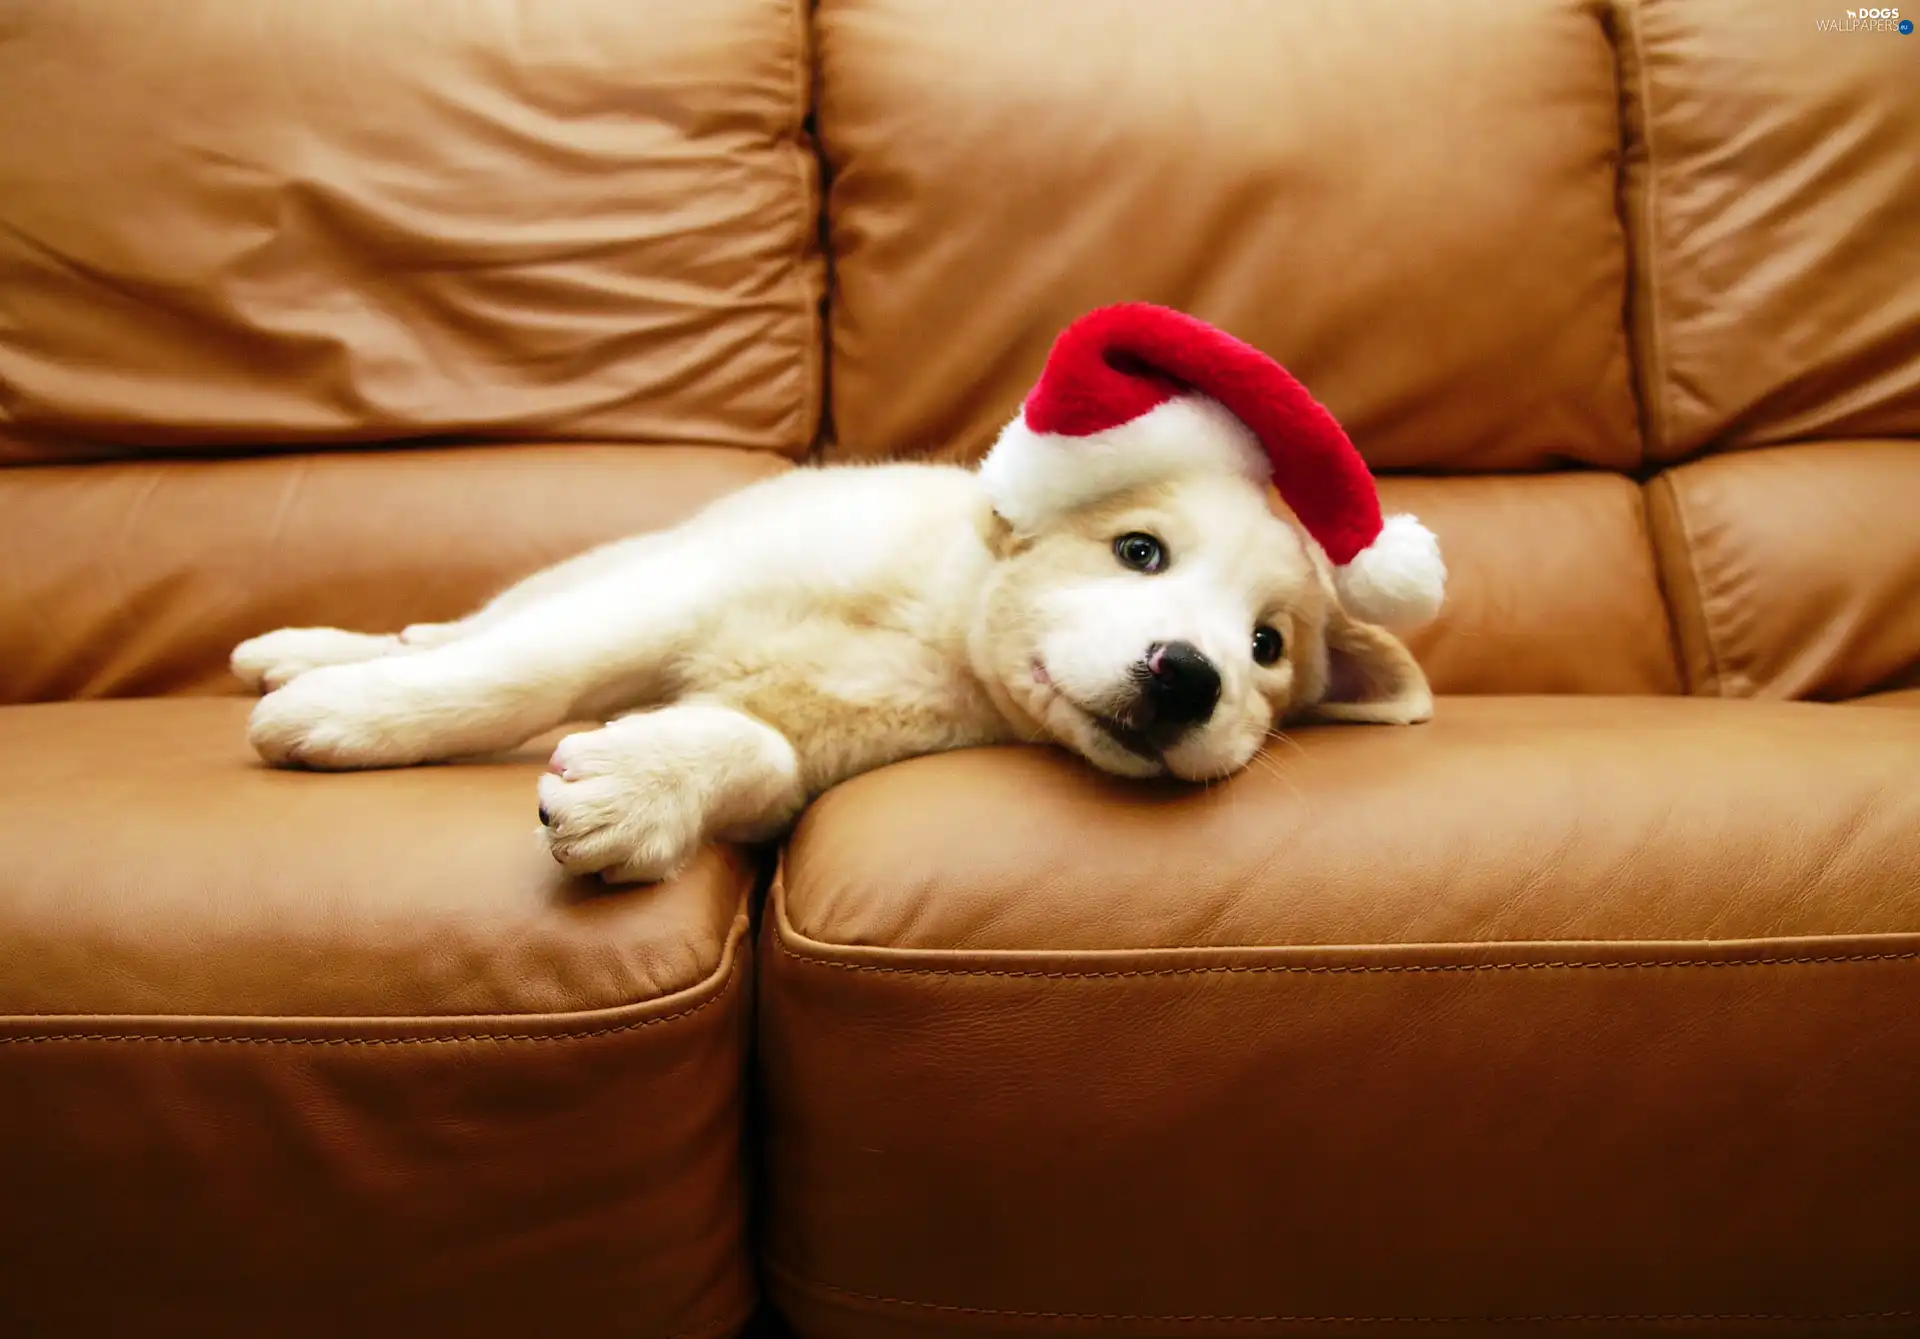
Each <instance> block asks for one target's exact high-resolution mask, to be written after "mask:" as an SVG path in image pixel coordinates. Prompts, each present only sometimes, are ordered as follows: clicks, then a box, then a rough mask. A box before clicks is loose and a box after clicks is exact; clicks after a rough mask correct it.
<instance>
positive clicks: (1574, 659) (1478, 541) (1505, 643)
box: [1381, 471, 1680, 693]
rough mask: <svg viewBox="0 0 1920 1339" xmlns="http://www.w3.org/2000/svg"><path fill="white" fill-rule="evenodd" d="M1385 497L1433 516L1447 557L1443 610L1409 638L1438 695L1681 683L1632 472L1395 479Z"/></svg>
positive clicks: (1658, 689)
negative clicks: (1625, 475)
mask: <svg viewBox="0 0 1920 1339" xmlns="http://www.w3.org/2000/svg"><path fill="white" fill-rule="evenodd" d="M1381 497H1382V500H1383V502H1384V503H1385V505H1386V506H1387V507H1388V508H1389V509H1391V510H1395V511H1411V512H1413V513H1414V514H1415V515H1417V516H1418V517H1420V519H1421V520H1422V521H1423V522H1425V523H1426V524H1427V525H1428V526H1430V527H1431V528H1432V529H1433V531H1434V533H1435V534H1437V535H1438V536H1439V537H1440V543H1441V548H1442V552H1443V553H1444V554H1445V555H1446V560H1447V569H1448V572H1449V577H1448V586H1447V602H1446V604H1445V606H1444V607H1443V608H1442V609H1441V612H1440V618H1439V620H1438V621H1437V622H1435V623H1434V624H1432V625H1431V626H1429V627H1426V628H1422V629H1419V630H1418V631H1416V632H1414V633H1411V634H1409V636H1408V637H1407V641H1408V644H1409V645H1411V646H1412V647H1413V649H1414V652H1415V654H1416V655H1418V656H1419V657H1420V663H1421V664H1422V665H1423V666H1425V668H1426V671H1427V676H1428V678H1430V679H1431V680H1432V682H1433V686H1434V688H1435V689H1436V690H1437V691H1439V692H1442V693H1673V692H1678V691H1679V688H1680V672H1679V669H1678V666H1677V664H1676V661H1675V656H1674V643H1673V633H1672V629H1671V628H1670V627H1669V626H1668V617H1667V609H1666V604H1665V602H1664V600H1663V599H1662V597H1661V590H1660V579H1659V576H1658V574H1657V572H1656V569H1655V565H1654V557H1653V550H1652V547H1651V545H1650V544H1649V541H1648V536H1647V517H1646V506H1645V503H1644V501H1643V499H1642V495H1641V490H1640V489H1639V488H1637V487H1636V486H1635V485H1634V484H1633V483H1632V482H1631V481H1630V480H1627V479H1624V478H1622V477H1621V476H1619V475H1617V474H1611V473H1602V472H1599V471H1577V472H1567V473H1560V474H1534V475H1507V476H1503V477H1497V478H1484V477H1467V478H1460V477H1453V478H1420V479H1415V478H1407V477H1404V476H1396V477H1392V478H1388V479H1386V480H1385V481H1384V482H1383V484H1382V486H1381ZM1520 554H1524V555H1525V558H1524V560H1523V561H1516V560H1515V556H1516V555H1520Z"/></svg>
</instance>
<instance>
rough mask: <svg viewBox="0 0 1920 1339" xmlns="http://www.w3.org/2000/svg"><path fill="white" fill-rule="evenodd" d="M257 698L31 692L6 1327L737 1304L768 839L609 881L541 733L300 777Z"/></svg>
mask: <svg viewBox="0 0 1920 1339" xmlns="http://www.w3.org/2000/svg"><path fill="white" fill-rule="evenodd" d="M247 709H248V704H247V703H246V702H244V701H239V700H221V699H192V698H181V699H170V700H164V701H146V702H97V703H76V704H66V705H57V706H25V707H9V708H4V709H0V1092H4V1093H5V1094H6V1098H5V1100H4V1101H0V1147H5V1148H11V1149H31V1150H33V1155H32V1157H31V1158H19V1159H15V1158H9V1159H5V1160H4V1162H3V1163H0V1204H5V1205H6V1210H5V1212H4V1213H0V1256H3V1257H4V1258H5V1259H6V1260H7V1261H8V1271H7V1272H8V1280H9V1281H8V1286H7V1288H6V1289H5V1296H4V1298H0V1332H5V1333H8V1334H106V1333H136V1332H137V1333H140V1334H143V1335H194V1336H200V1337H202V1339H205V1337H214V1339H221V1337H224V1336H240V1335H247V1336H253V1335H259V1334H274V1335H280V1336H307V1335H339V1334H348V1333H370V1332H372V1331H371V1330H369V1329H368V1328H367V1326H368V1323H369V1321H370V1320H371V1319H373V1318H377V1320H378V1322H379V1330H380V1332H381V1333H400V1332H403V1331H408V1332H414V1333H423V1334H424V1333H432V1334H447V1335H455V1334H458V1335H491V1334H528V1333H534V1332H549V1331H551V1332H555V1333H564V1332H569V1331H572V1330H579V1331H581V1332H587V1331H601V1332H611V1329H610V1327H612V1326H614V1325H615V1323H616V1322H617V1326H618V1330H619V1332H620V1333H622V1334H632V1335H653V1336H666V1335H704V1334H708V1333H714V1334H718V1333H721V1332H731V1331H732V1329H733V1328H735V1327H737V1326H738V1325H739V1324H740V1323H741V1321H742V1320H743V1318H744V1316H745V1315H746V1314H747V1312H748V1310H749V1309H750V1306H751V1303H752V1292H753V1289H752V1284H751V1279H750V1273H749V1264H748V1260H747V1257H746V1254H745V1248H744V1244H743V1240H742V1214H743V1190H742V1182H741V1170H740V1159H739V1145H740V1125H741V1120H742V1110H741V1092H742V1077H743V1066H744V1047H745V1034H744V1028H745V1025H746V1021H747V1000H748V994H749V988H748V984H747V978H748V975H749V970H750V969H749V966H748V944H747V942H746V940H747V924H748V919H747V904H748V899H749V896H750V894H751V891H752V888H753V885H754V871H753V870H752V868H751V867H750V866H749V864H748V863H747V862H746V861H745V860H744V859H743V858H742V857H741V856H738V855H736V854H732V853H729V852H725V851H720V850H715V851H712V852H709V853H708V854H707V855H706V856H705V857H703V858H702V860H701V861H700V862H699V863H698V864H697V865H696V866H695V867H694V868H693V869H692V870H691V871H690V872H689V873H688V874H686V875H685V876H684V877H682V878H680V879H679V880H677V881H675V882H672V883H668V884H665V885H662V886H659V887H653V888H638V889H633V890H630V891H619V892H610V891H607V890H605V889H603V888H602V887H601V886H600V885H598V884H586V883H580V882H576V881H573V880H570V879H568V878H566V877H565V876H564V875H563V874H562V873H561V872H560V871H559V870H558V868H557V867H556V866H554V865H553V863H552V861H551V860H549V859H548V858H547V856H546V855H545V854H544V853H543V852H542V851H541V850H540V849H539V847H538V845H537V843H536V841H535V837H534V824H535V822H536V819H535V815H534V810H535V799H534V786H533V783H534V778H535V776H536V775H537V774H538V771H539V769H540V766H541V764H542V763H543V762H544V754H543V753H538V752H534V753H529V754H527V755H526V756H519V757H514V758H508V759H504V760H498V761H490V762H485V763H478V764H473V765H461V766H450V767H440V768H430V769H418V770H413V771H399V772H385V773H366V774H358V775H343V776H321V775H311V774H295V773H285V772H274V771H269V770H268V769H266V768H264V767H262V766H259V765H257V764H255V763H254V762H253V761H252V760H251V758H250V755H249V754H248V753H247V750H246V744H245V741H244V722H245V716H246V712H247ZM103 1260H104V1261H111V1262H112V1270H113V1279H112V1283H111V1285H110V1286H101V1285H100V1284H99V1282H98V1280H97V1279H96V1278H92V1277H78V1276H76V1275H75V1273H74V1270H75V1268H76V1266H77V1265H79V1264H82V1263H84V1262H94V1263H92V1264H88V1265H87V1268H88V1269H89V1270H91V1269H93V1268H94V1267H95V1264H97V1262H100V1261H103ZM326 1281H331V1282H327V1286H326V1287H325V1288H324V1289H323V1288H321V1287H319V1286H317V1285H319V1284H321V1283H322V1282H326Z"/></svg>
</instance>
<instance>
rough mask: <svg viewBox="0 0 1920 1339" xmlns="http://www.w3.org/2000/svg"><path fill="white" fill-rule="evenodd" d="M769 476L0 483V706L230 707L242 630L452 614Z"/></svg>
mask: <svg viewBox="0 0 1920 1339" xmlns="http://www.w3.org/2000/svg"><path fill="white" fill-rule="evenodd" d="M785 468H787V466H786V464H785V463H784V462H783V461H782V460H781V459H780V458H779V457H777V456H775V455H772V454H771V453H767V452H750V451H716V450H698V449H691V448H680V449H671V448H654V449H648V450H641V449H637V448H635V447H631V446H627V447H607V446H600V447H595V446H566V445H551V444H540V445H529V446H507V445H500V446H489V447H469V448H465V449H455V448H441V449H437V450H412V451H363V452H350V453H333V454H321V455H300V456H280V457H271V456H269V457H258V458H253V459H244V460H219V461H193V462H187V461H141V462H128V463H115V464H110V465H84V466H81V465H76V466H43V467H38V468H34V469H15V470H4V471H0V572H4V573H6V579H5V580H4V581H0V646H6V647H8V648H10V650H11V652H12V653H11V654H9V655H6V656H0V702H4V701H11V702H31V701H46V700H51V699H57V698H82V697H131V696H145V695H153V694H161V693H206V692H216V693H219V692H232V691H237V690H238V688H239V685H238V684H237V683H236V682H235V681H234V680H233V679H232V678H231V677H230V676H229V675H228V673H227V656H228V653H229V652H231V651H232V650H233V647H234V645H235V644H236V643H237V642H240V641H242V640H244V639H245V638H248V637H251V636H254V635H255V634H257V633H261V632H266V631H268V630H270V629H273V628H277V627H285V626H294V627H298V626H303V625H308V624H314V623H322V624H334V625H341V626H346V627H351V628H355V629H358V630H361V631H367V632H397V631H399V630H400V629H401V628H403V627H405V626H406V625H407V624H408V623H416V622H431V621H434V620H437V619H444V618H457V617H459V616H460V615H461V614H464V613H467V612H469V611H471V610H472V609H474V608H475V607H477V606H478V605H479V604H480V603H481V602H482V601H484V600H485V599H486V598H487V597H488V596H490V595H491V594H493V593H494V592H495V591H496V590H498V589H500V588H501V587H503V586H505V585H507V584H509V583H511V582H512V581H514V580H516V579H518V578H519V577H522V576H525V575H526V574H527V573H529V572H532V571H535V570H537V569H539V568H541V567H544V566H546V565H547V564H549V563H553V562H557V561H559V560H560V559H562V558H565V557H568V556H570V555H572V554H574V553H578V552H581V551H583V550H585V549H588V548H591V547H593V546H594V545H595V544H599V543H603V542H605V541H607V540H610V539H617V538H620V537H621V536H623V535H627V534H632V533H634V532H636V531H640V530H651V529H657V528H659V527H661V526H665V525H671V524H673V523H675V522H677V521H680V520H682V519H684V518H685V517H687V516H688V515H690V514H691V513H693V512H695V511H697V510H699V508H700V507H701V506H703V505H704V504H706V503H707V502H709V501H711V500H713V499H714V498H716V497H718V496H720V495H721V494H723V493H727V492H731V491H733V490H734V489H737V488H741V487H744V486H745V485H747V484H749V483H751V482H753V481H754V480H756V479H763V478H766V477H767V476H769V475H771V474H774V473H776V472H778V471H779V470H782V469H785Z"/></svg>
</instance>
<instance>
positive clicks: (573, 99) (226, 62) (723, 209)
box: [0, 0, 823, 459]
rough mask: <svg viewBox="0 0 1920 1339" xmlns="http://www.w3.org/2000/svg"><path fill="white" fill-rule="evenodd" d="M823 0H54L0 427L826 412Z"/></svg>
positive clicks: (107, 430) (144, 428) (776, 422)
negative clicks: (820, 99)
mask: <svg viewBox="0 0 1920 1339" xmlns="http://www.w3.org/2000/svg"><path fill="white" fill-rule="evenodd" d="M805 8H806V6H805V4H804V3H803V0H654V3H651V4H650V5H649V6H648V7H647V11H646V15H645V20H644V21H643V22H636V21H634V20H635V17H636V16H635V13H634V11H633V10H632V8H631V6H629V5H627V4H623V3H613V2H611V0H547V2H546V3H542V4H539V5H534V6H531V7H525V6H502V5H496V4H482V5H474V4H467V3H463V0H413V2H410V3H408V4H406V5H404V6H400V7H398V8H396V7H394V6H392V5H389V4H386V3H385V2H384V0H335V2H334V3H328V4H324V5H282V6H274V7H272V8H271V9H263V8H260V7H257V6H253V5H233V4H231V3H228V0H177V2H176V3H170V4H167V5H152V6H148V5H136V6H132V7H128V6H126V5H122V4H118V3H115V0H26V2H25V3H21V4H15V5H10V6H8V9H7V12H6V13H5V15H4V16H0V88H4V89H5V90H6V91H7V92H6V97H7V101H8V103H9V105H10V106H11V107H12V108H14V109H16V110H15V111H13V112H11V113H9V114H7V115H5V116H0V385H4V386H5V389H6V393H5V395H4V396H0V459H4V458H6V457H8V456H12V457H14V458H16V459H18V458H44V457H56V458H68V459H72V458H77V457H80V456H84V455H97V454H101V453H103V452H108V451H112V450H115V449H118V448H120V447H123V446H125V445H128V444H137V445H140V446H144V447H147V448H150V449H154V450H191V449H215V448H218V449H234V448H239V449H255V448H258V447H260V446H262V445H265V444H279V445H286V446H292V445H298V444H302V443H306V444H312V443H318V442H339V441H387V440H394V439H405V438H421V437H436V436H446V435H455V434H457V435H460V436H462V437H465V438H503V439H506V440H519V441H527V440H533V439H547V440H552V439H556V438H604V439H616V438H617V439H620V440H624V441H634V442H647V443H655V442H665V443H688V444H694V445H702V446H734V447H758V448H762V449H766V450H772V451H779V452H784V453H786V454H788V455H799V454H801V453H802V452H804V451H805V450H806V449H807V447H808V446H809V445H810V444H811V442H812V441H813V438H814V435H815V431H816V428H817V425H818V420H819V404H820V384H821V364H820V335H819V328H818V322H817V320H816V312H817V304H818V301H819V298H820V292H821V286H822V283H823V277H822V275H823V272H822V267H821V261H820V259H819V257H818V255H817V254H816V250H817V246H816V243H817V236H818V230H817V228H816V226H815V222H814V220H815V218H816V215H817V206H816V201H817V180H816V178H817V173H816V171H815V166H814V162H815V160H814V158H813V155H812V153H811V151H810V150H809V149H808V148H807V147H806V145H805V144H804V143H803V141H802V139H801V135H800V122H801V118H802V116H803V115H804V113H805V111H806V106H807V100H808V88H809V85H810V81H811V76H810V67H809V63H808V58H807V41H806V32H805Z"/></svg>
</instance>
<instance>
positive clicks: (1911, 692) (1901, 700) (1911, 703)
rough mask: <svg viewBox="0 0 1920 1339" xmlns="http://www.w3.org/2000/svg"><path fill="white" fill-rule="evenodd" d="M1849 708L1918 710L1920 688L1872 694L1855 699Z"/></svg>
mask: <svg viewBox="0 0 1920 1339" xmlns="http://www.w3.org/2000/svg"><path fill="white" fill-rule="evenodd" d="M1847 705H1848V706H1850V707H1906V708H1909V709H1912V708H1920V688H1900V689H1896V690H1894V691H1893V692H1891V693H1872V694H1869V695H1868V696H1866V697H1856V698H1854V699H1853V700H1852V701H1850V702H1849V703H1847Z"/></svg>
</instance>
